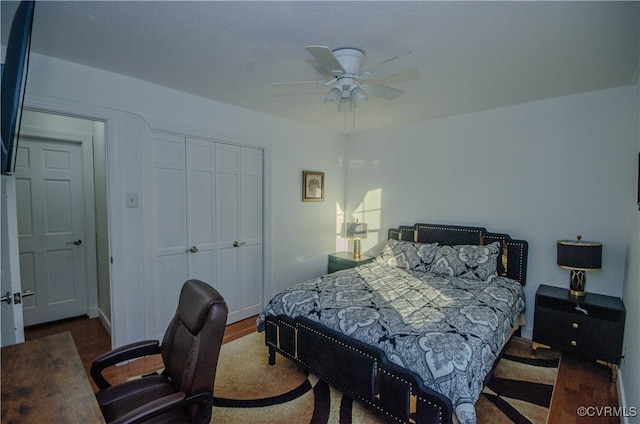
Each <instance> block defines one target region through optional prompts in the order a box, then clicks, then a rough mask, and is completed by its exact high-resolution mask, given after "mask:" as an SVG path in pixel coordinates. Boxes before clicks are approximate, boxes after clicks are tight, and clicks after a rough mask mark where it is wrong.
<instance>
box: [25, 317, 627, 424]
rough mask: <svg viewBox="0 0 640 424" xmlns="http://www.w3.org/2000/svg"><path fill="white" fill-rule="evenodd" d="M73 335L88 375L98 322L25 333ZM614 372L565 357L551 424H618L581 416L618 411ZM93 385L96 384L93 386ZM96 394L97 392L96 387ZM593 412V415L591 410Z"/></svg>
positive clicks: (143, 365)
mask: <svg viewBox="0 0 640 424" xmlns="http://www.w3.org/2000/svg"><path fill="white" fill-rule="evenodd" d="M63 331H70V332H71V334H72V336H73V339H74V341H75V343H76V346H77V348H78V353H79V354H80V358H81V359H82V362H83V364H84V366H85V369H86V370H87V373H88V372H89V367H90V366H91V361H92V360H93V359H94V358H95V357H96V356H98V355H100V354H101V353H103V352H106V351H108V350H109V349H110V348H111V337H110V336H109V334H108V333H107V331H106V330H105V329H104V327H103V326H102V323H101V322H100V320H98V319H88V318H78V319H73V320H67V321H62V322H57V323H54V324H50V325H46V326H40V327H35V328H30V329H27V330H25V338H26V339H27V340H30V339H33V338H36V337H42V336H46V335H49V334H54V333H59V332H63ZM254 331H256V320H255V317H253V318H248V319H246V320H244V321H240V322H237V323H234V324H231V325H229V326H227V329H226V331H225V335H224V340H223V343H227V342H230V341H231V340H235V339H238V338H240V337H242V336H245V335H247V334H250V333H252V332H254ZM159 368H162V360H161V359H160V357H159V356H158V355H156V356H152V357H148V358H145V359H142V360H138V361H134V362H132V363H130V364H128V365H125V366H121V367H111V369H109V370H107V371H105V376H106V377H107V379H108V380H110V381H111V382H113V383H115V384H117V383H119V382H122V381H125V380H126V379H127V378H129V377H134V376H138V375H141V374H144V373H147V372H151V371H155V370H157V369H159ZM610 377H611V371H610V369H609V368H607V367H605V366H604V365H600V364H597V363H596V362H594V361H587V360H584V359H582V358H578V357H575V356H571V355H563V357H562V361H561V364H560V370H559V372H558V380H557V383H556V388H555V391H554V394H553V400H552V403H551V412H550V414H549V421H548V422H549V424H556V423H559V424H560V423H561V424H573V423H576V424H583V423H598V424H600V423H607V424H608V423H611V424H614V423H615V424H619V422H620V419H619V418H618V417H613V416H611V417H603V416H591V417H589V416H584V417H581V416H579V415H578V408H579V407H587V408H589V407H605V406H611V407H614V408H615V407H617V406H618V392H617V388H616V384H615V383H613V382H611V381H610ZM92 385H93V382H92ZM93 389H94V391H95V390H97V388H96V387H95V385H93ZM591 411H594V409H592V410H591Z"/></svg>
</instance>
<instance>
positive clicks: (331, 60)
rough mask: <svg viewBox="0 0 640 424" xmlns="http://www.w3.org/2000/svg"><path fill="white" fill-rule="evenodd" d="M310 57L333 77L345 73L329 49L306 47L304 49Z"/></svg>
mask: <svg viewBox="0 0 640 424" xmlns="http://www.w3.org/2000/svg"><path fill="white" fill-rule="evenodd" d="M305 49H307V51H308V52H309V53H311V56H313V58H314V59H315V60H316V62H318V63H319V64H320V65H321V66H322V67H323V68H324V69H326V70H327V71H329V72H331V73H332V74H333V75H339V74H344V73H346V71H345V70H344V68H343V67H342V65H341V64H340V62H338V59H337V58H336V57H335V56H334V55H333V52H332V51H331V49H330V48H329V47H325V46H307V47H305Z"/></svg>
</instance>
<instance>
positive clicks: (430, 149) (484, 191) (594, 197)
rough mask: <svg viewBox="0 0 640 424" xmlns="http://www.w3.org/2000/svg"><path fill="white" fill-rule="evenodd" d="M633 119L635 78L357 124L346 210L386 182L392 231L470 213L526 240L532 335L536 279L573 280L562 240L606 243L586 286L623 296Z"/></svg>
mask: <svg viewBox="0 0 640 424" xmlns="http://www.w3.org/2000/svg"><path fill="white" fill-rule="evenodd" d="M636 122H637V104H636V93H635V89H634V88H633V87H631V86H629V87H622V88H616V89H610V90H603V91H597V92H592V93H586V94H580V95H575V96H570V97H562V98H556V99H551V100H546V101H540V102H534V103H528V104H522V105H518V106H512V107H506V108H500V109H494V110H489V111H485V112H480V113H474V114H469V115H462V116H457V117H451V118H444V119H438V120H433V121H429V122H423V123H417V124H413V125H407V126H403V127H398V128H393V129H388V130H384V131H378V132H375V133H368V134H357V135H354V136H352V137H351V138H350V139H349V140H348V142H347V158H348V165H347V176H346V178H347V181H348V184H347V204H346V206H347V207H346V210H347V212H348V213H350V212H351V211H353V210H355V209H357V208H358V205H359V204H360V203H361V201H362V199H363V198H365V194H366V193H369V197H371V193H372V191H373V190H378V192H377V193H378V194H379V196H380V197H381V201H380V202H379V209H380V210H379V211H378V213H379V214H380V218H379V221H380V226H381V227H382V228H383V230H384V231H386V228H389V227H393V226H397V225H407V224H408V225H411V224H413V223H416V222H429V223H448V224H463V225H465V224H466V225H478V226H484V227H486V228H487V229H489V230H490V231H495V232H504V233H508V234H511V235H512V236H513V237H515V238H522V239H525V240H527V241H528V242H529V270H528V280H527V286H526V288H525V291H526V297H527V326H526V327H525V329H524V331H523V334H524V335H525V336H530V335H531V332H532V323H533V309H534V308H533V301H534V295H535V291H536V289H537V287H538V285H539V284H541V283H545V284H549V285H555V286H561V287H567V286H568V282H569V272H568V271H566V270H563V269H561V268H559V267H558V266H557V265H556V241H557V240H558V239H565V238H574V237H575V236H576V235H577V234H581V235H583V237H584V240H596V241H600V242H602V243H603V262H602V270H601V271H594V272H590V273H589V274H588V276H587V280H588V282H587V290H589V291H591V292H595V293H603V294H610V295H614V296H622V292H623V282H624V277H625V260H626V249H627V240H628V234H629V224H628V223H629V213H630V212H629V207H628V205H629V202H630V199H629V197H630V193H633V190H634V187H635V178H636V177H635V167H636V161H637V157H636V150H637V128H636V125H637V123H636ZM378 194H376V196H378ZM368 203H369V204H370V206H369V208H370V209H371V208H373V209H375V208H374V207H372V206H371V204H372V202H368ZM366 219H367V218H366ZM374 220H375V219H374ZM367 221H371V219H367ZM382 236H383V237H384V236H385V234H384V232H383V234H382ZM375 241H376V240H375V239H372V238H371V237H370V238H368V239H367V240H365V241H364V244H363V247H369V246H371V245H372V244H373V243H375Z"/></svg>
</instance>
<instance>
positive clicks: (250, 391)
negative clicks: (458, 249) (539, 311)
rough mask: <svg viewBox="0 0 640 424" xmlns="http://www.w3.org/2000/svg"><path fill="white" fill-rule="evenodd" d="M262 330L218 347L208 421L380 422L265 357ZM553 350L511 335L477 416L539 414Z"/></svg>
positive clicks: (534, 418)
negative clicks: (534, 348) (535, 349)
mask: <svg viewBox="0 0 640 424" xmlns="http://www.w3.org/2000/svg"><path fill="white" fill-rule="evenodd" d="M267 355H268V350H267V348H266V346H265V345H264V333H252V334H250V335H248V336H245V337H242V338H240V339H238V340H234V341H233V342H230V343H227V344H225V345H223V346H222V351H221V353H220V359H219V361H218V368H217V374H216V381H215V388H214V407H213V415H212V419H211V423H217V424H219V423H229V424H231V423H233V424H237V423H252V424H289V423H309V424H325V423H326V424H329V423H336V424H338V423H339V424H350V423H352V424H360V423H362V424H364V423H366V424H369V423H383V422H384V421H383V420H382V419H380V418H379V416H377V415H376V414H374V413H373V412H371V411H370V410H368V409H366V408H364V407H362V406H361V405H360V404H358V403H357V402H354V401H352V400H351V399H350V398H349V397H347V396H343V395H342V393H341V392H339V391H337V390H335V389H334V388H333V387H331V386H330V385H328V384H326V383H325V382H323V381H322V380H319V379H318V378H316V377H315V376H314V375H312V374H309V375H307V373H305V372H304V371H303V370H302V369H301V368H300V367H298V366H297V365H295V364H294V363H293V362H291V361H289V360H288V359H286V358H284V357H282V356H280V355H277V358H276V365H274V366H270V365H269V364H268V362H267ZM558 365H559V356H558V355H554V354H553V353H550V352H547V351H544V350H538V352H537V353H536V355H535V356H534V355H533V354H532V353H531V341H530V340H527V339H521V338H517V337H516V338H513V339H512V340H511V341H510V342H509V345H508V346H507V351H506V353H505V355H504V357H503V358H502V359H501V360H500V362H499V363H498V365H497V367H496V370H495V373H494V378H493V379H492V380H491V381H490V382H489V384H488V385H487V387H486V388H485V390H484V391H483V393H482V395H481V398H480V399H479V401H478V403H477V404H476V411H477V414H478V423H480V424H482V423H487V424H488V423H491V424H494V423H511V422H515V423H534V424H538V423H540V424H543V423H545V422H546V420H547V415H548V407H549V404H550V403H551V396H552V393H553V385H554V384H555V380H556V375H557V370H558Z"/></svg>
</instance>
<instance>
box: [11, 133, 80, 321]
mask: <svg viewBox="0 0 640 424" xmlns="http://www.w3.org/2000/svg"><path fill="white" fill-rule="evenodd" d="M82 169H83V159H82V147H81V145H80V144H75V143H65V142H50V141H47V142H43V141H38V140H37V139H34V138H29V137H25V138H23V139H21V140H20V146H19V148H18V154H17V160H16V170H15V181H16V204H17V211H18V213H17V222H18V240H19V247H20V275H21V280H22V290H23V291H26V290H32V291H33V292H35V295H33V296H30V297H28V298H24V300H23V313H24V325H25V326H29V325H34V324H40V323H44V322H49V321H55V320H60V319H64V318H69V317H74V316H79V315H86V314H87V313H88V301H87V272H86V263H85V257H86V246H87V244H86V243H83V241H84V240H85V234H84V224H83V221H84V213H85V211H84V193H83V186H84V185H83V175H82Z"/></svg>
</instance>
